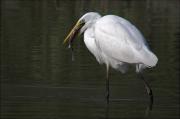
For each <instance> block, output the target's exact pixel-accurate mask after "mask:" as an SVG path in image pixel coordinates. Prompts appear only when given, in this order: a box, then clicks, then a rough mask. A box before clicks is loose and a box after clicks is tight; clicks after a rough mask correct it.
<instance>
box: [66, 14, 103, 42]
mask: <svg viewBox="0 0 180 119" xmlns="http://www.w3.org/2000/svg"><path fill="white" fill-rule="evenodd" d="M100 17H101V15H100V14H98V13H96V12H88V13H86V14H85V15H83V16H82V17H81V18H80V19H79V20H78V21H77V23H76V24H75V26H74V27H73V28H72V30H71V31H70V33H69V34H68V35H67V37H66V38H65V40H64V42H63V44H65V43H72V42H73V39H74V38H75V36H76V35H77V34H81V33H83V32H84V31H85V30H86V29H87V28H89V27H90V26H92V24H94V23H95V21H96V20H97V19H99V18H100Z"/></svg>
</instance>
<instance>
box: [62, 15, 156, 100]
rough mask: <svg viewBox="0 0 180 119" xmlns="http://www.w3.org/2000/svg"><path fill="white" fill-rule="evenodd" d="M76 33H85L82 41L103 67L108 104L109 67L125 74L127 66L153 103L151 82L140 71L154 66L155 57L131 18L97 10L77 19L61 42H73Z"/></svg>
mask: <svg viewBox="0 0 180 119" xmlns="http://www.w3.org/2000/svg"><path fill="white" fill-rule="evenodd" d="M77 34H79V35H81V34H84V43H85V45H86V47H87V49H88V50H89V51H90V52H91V53H92V54H93V55H94V57H95V58H96V60H97V62H99V64H105V66H106V100H107V103H109V68H110V67H111V68H113V69H115V70H117V71H120V72H121V73H126V72H127V71H128V68H129V66H131V65H132V66H133V67H135V72H136V73H137V75H138V76H139V77H140V78H141V79H142V80H143V82H144V85H145V88H146V92H147V94H148V95H149V97H150V101H151V103H153V93H152V89H151V87H150V85H149V84H148V82H147V81H146V80H145V79H144V77H143V75H142V71H143V70H144V69H145V68H152V67H155V66H156V65H157V62H158V58H157V56H156V55H155V54H154V53H153V52H152V51H151V50H150V47H149V45H148V43H147V41H146V40H145V38H144V36H143V35H142V33H141V32H140V31H139V30H138V28H137V27H136V26H134V25H133V24H132V23H131V22H130V21H128V20H126V19H125V18H123V17H120V16H116V15H105V16H101V15H100V14H99V13H97V12H88V13H86V14H84V15H83V16H82V17H81V18H79V20H78V21H77V22H76V24H75V26H74V27H73V28H72V30H71V31H70V33H69V34H68V35H67V36H66V38H65V39H64V41H63V44H69V45H70V46H71V45H72V44H73V41H74V39H75V37H76V36H77Z"/></svg>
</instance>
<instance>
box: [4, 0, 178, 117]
mask: <svg viewBox="0 0 180 119" xmlns="http://www.w3.org/2000/svg"><path fill="white" fill-rule="evenodd" d="M1 3H2V6H1V7H2V9H1V11H2V12H1V23H2V24H1V39H2V40H1V118H2V119H7V118H8V119H10V118H13V119H14V118H17V119H25V118H32V119H35V118H39V119H44V118H50V119H56V118H57V119H73V118H78V119H80V118H89V119H104V118H109V119H121V118H125V119H126V118H130V119H134V118H138V119H139V118H150V119H156V118H163V119H166V118H168V119H170V118H171V119H172V118H173V119H179V118H180V116H179V108H180V107H179V93H180V92H179V76H178V74H179V54H178V52H179V41H178V40H179V32H180V11H179V9H180V2H179V0H172V1H170V0H128V1H127V0H119V1H118V0H112V1H107V0H99V1H96V0H89V1H83V0H74V1H70V0H67V1H65V0H3V1H2V2H1ZM88 11H96V12H99V13H101V14H102V15H105V14H115V15H119V16H121V17H124V18H126V19H128V20H129V21H131V22H132V23H133V24H135V25H136V26H137V27H138V28H139V29H140V30H141V32H142V33H143V34H144V36H145V38H146V39H147V41H148V43H149V45H150V47H151V48H152V51H153V52H154V53H155V54H156V55H157V56H158V58H159V62H158V65H157V67H155V68H152V69H147V70H145V72H144V75H145V77H146V80H148V82H149V83H150V85H151V87H152V90H153V93H154V105H153V108H152V110H151V111H149V110H148V103H149V99H148V95H147V94H146V92H145V88H144V86H143V82H142V81H141V80H139V79H137V76H136V74H135V73H134V70H133V69H132V70H130V71H129V72H128V73H127V74H121V73H120V72H117V71H115V70H113V69H111V72H110V93H111V94H110V104H109V106H107V105H106V100H105V66H104V65H99V64H98V63H97V62H96V60H95V58H94V57H93V56H92V55H91V54H90V52H89V51H88V50H87V48H86V47H85V45H84V43H83V40H82V38H83V37H80V38H78V39H76V40H75V44H74V46H75V47H74V50H75V52H74V58H75V61H73V62H72V60H71V52H70V50H69V49H68V48H67V47H65V46H63V45H62V42H63V40H64V38H65V36H66V35H67V33H68V32H69V30H70V29H71V27H72V26H73V25H74V24H75V22H76V21H77V19H78V18H79V17H80V16H81V15H83V14H84V13H86V12H88Z"/></svg>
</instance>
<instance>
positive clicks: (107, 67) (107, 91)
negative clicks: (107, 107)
mask: <svg viewBox="0 0 180 119" xmlns="http://www.w3.org/2000/svg"><path fill="white" fill-rule="evenodd" d="M106 99H107V104H109V65H107V66H106Z"/></svg>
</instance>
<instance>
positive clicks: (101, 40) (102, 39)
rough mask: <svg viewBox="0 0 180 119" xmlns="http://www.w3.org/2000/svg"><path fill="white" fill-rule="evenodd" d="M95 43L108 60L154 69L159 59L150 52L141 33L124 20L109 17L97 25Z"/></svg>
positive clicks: (102, 19) (112, 16)
mask: <svg viewBox="0 0 180 119" xmlns="http://www.w3.org/2000/svg"><path fill="white" fill-rule="evenodd" d="M94 34H95V41H96V44H97V46H98V47H99V48H100V50H101V51H102V53H104V54H105V55H106V59H107V58H108V59H110V60H112V59H113V60H115V61H116V64H118V62H120V64H122V62H123V63H130V64H143V65H145V66H150V67H153V66H155V65H156V63H157V60H158V59H157V57H156V56H155V55H154V54H153V53H152V52H151V51H150V50H149V48H148V45H147V43H146V41H145V39H144V37H143V35H142V34H141V33H140V31H139V30H138V29H137V28H136V27H135V26H134V25H132V24H131V23H130V22H129V21H127V20H126V19H124V18H121V17H118V16H114V15H107V16H104V17H102V18H100V19H99V20H98V21H97V22H96V24H95V30H94Z"/></svg>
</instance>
